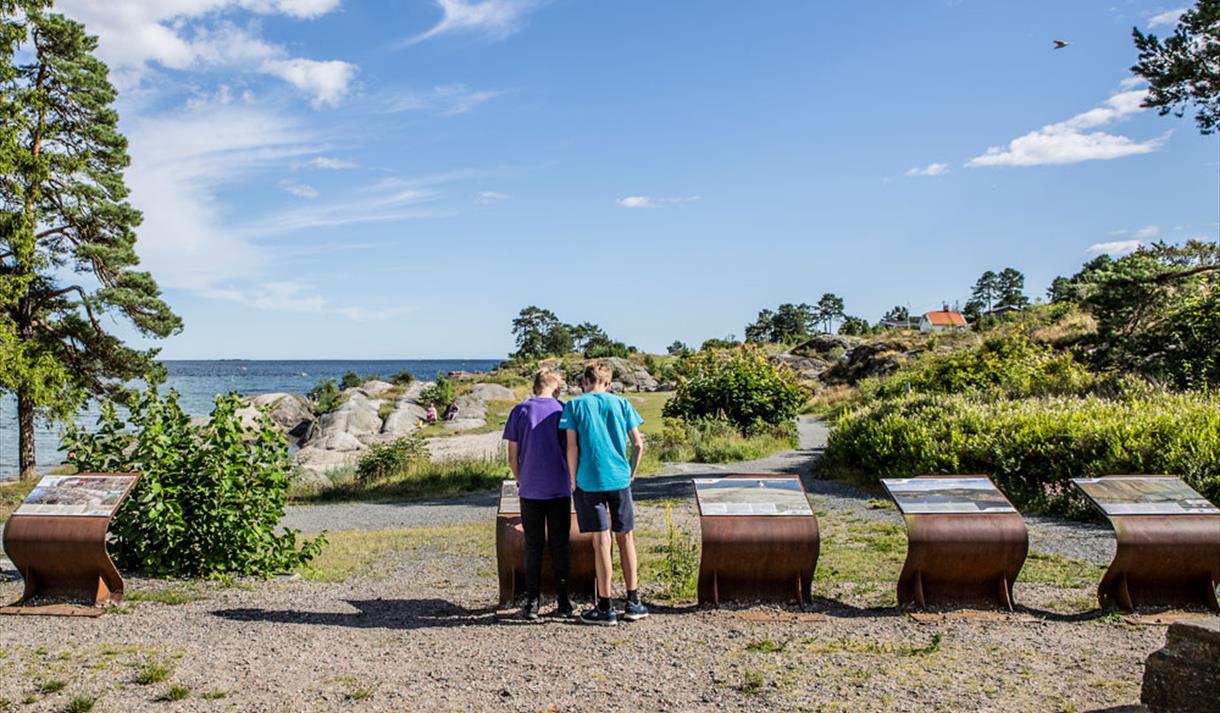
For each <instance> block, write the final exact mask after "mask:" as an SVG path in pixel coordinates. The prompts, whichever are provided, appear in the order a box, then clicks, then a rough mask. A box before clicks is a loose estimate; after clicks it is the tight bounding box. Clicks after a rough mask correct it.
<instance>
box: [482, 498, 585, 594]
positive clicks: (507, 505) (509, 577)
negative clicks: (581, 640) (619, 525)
mask: <svg viewBox="0 0 1220 713" xmlns="http://www.w3.org/2000/svg"><path fill="white" fill-rule="evenodd" d="M510 484H511V485H512V486H513V487H512V488H511V490H512V493H511V496H510V497H505V495H507V494H508V493H507V491H505V490H503V488H502V490H501V498H500V512H499V513H498V514H497V515H496V569H497V570H498V574H499V579H500V606H502V607H504V606H508V605H509V604H512V603H513V601H515V600H516V599H517V597H518V596H520V595H522V594H525V527H524V526H523V525H522V523H521V513H520V507H519V506H518V505H517V504H516V503H515V498H516V487H515V485H516V484H515V483H513V481H506V482H505V487H507V486H509V485H510ZM571 517H572V531H571V535H569V538H568V552H569V561H570V570H569V573H568V592H569V593H570V594H572V595H579V594H583V593H588V594H590V595H592V593H593V582H594V580H595V579H596V575H595V573H594V569H593V535H592V534H582V533H581V532H580V528H578V527H577V526H576V514H575V513H572V515H571ZM539 589H540V590H541V593H542V594H554V593H555V578H554V575H552V573H551V551H550V548H549V547H547V548H545V549H543V555H542V578H541V579H540V580H539Z"/></svg>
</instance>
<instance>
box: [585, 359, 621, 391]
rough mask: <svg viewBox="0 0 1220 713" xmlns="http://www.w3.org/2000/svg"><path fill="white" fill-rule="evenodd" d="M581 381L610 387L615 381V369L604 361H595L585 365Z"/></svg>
mask: <svg viewBox="0 0 1220 713" xmlns="http://www.w3.org/2000/svg"><path fill="white" fill-rule="evenodd" d="M580 380H581V381H582V382H585V383H588V384H596V385H598V386H601V385H606V386H609V385H610V382H612V381H614V369H613V368H611V366H610V365H609V364H607V363H606V362H604V361H595V362H593V363H591V364H587V365H585V373H584V374H582V375H581V377H580Z"/></svg>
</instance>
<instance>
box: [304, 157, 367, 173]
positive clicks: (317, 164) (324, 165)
mask: <svg viewBox="0 0 1220 713" xmlns="http://www.w3.org/2000/svg"><path fill="white" fill-rule="evenodd" d="M307 165H309V166H311V167H313V168H320V169H322V170H324V171H341V170H343V169H345V168H355V167H356V164H354V163H352V162H351V161H344V160H342V159H338V158H330V157H329V156H317V157H315V158H312V159H310V160H309V161H308V162H307Z"/></svg>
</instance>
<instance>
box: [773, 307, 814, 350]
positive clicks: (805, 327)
mask: <svg viewBox="0 0 1220 713" xmlns="http://www.w3.org/2000/svg"><path fill="white" fill-rule="evenodd" d="M817 321H818V315H817V313H816V312H814V309H813V307H811V306H810V305H807V304H805V303H804V302H802V303H801V304H799V305H794V304H790V303H785V304H782V305H780V306H779V308H778V309H776V310H775V319H773V320H772V321H771V324H772V327H773V328H772V336H771V341H773V342H776V343H780V344H790V343H792V342H799V341H801V340H803V339H807V338H808V337H809V335H810V334H811V333H812V332H813V330H814V327H815V326H816V324H817Z"/></svg>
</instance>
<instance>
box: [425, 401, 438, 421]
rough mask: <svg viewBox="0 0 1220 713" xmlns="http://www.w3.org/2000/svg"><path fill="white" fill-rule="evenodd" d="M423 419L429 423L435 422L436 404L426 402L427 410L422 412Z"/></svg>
mask: <svg viewBox="0 0 1220 713" xmlns="http://www.w3.org/2000/svg"><path fill="white" fill-rule="evenodd" d="M424 420H425V421H427V422H428V423H429V424H433V423H436V404H428V410H427V411H425V412H424Z"/></svg>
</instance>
